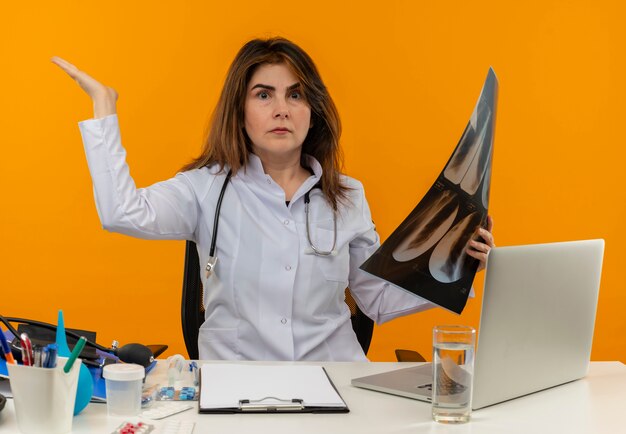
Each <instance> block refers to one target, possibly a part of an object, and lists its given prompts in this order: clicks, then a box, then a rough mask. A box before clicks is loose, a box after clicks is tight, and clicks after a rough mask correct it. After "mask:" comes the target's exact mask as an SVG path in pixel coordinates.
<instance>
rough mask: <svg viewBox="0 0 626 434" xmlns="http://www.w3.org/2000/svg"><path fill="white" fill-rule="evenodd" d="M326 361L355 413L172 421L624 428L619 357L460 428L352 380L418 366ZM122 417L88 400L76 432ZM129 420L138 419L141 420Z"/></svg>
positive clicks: (311, 430) (306, 426)
mask: <svg viewBox="0 0 626 434" xmlns="http://www.w3.org/2000/svg"><path fill="white" fill-rule="evenodd" d="M285 363H291V362H285ZM272 364H273V363H272ZM321 364H322V365H323V366H324V367H325V368H326V370H327V372H328V374H329V375H330V377H331V378H332V379H333V382H334V383H335V385H336V386H337V388H338V390H339V392H340V393H341V395H342V396H343V398H344V399H345V401H346V403H347V404H348V406H349V407H350V413H347V414H228V415H204V414H203V415H200V414H198V413H197V411H196V410H193V409H192V410H188V411H186V412H184V413H180V414H178V415H174V416H171V418H181V419H186V420H193V421H195V422H196V427H195V429H194V434H201V433H209V432H210V433H233V434H238V433H259V434H264V433H268V434H282V433H289V434H292V433H294V432H295V433H298V434H322V433H329V434H339V433H341V434H344V433H358V434H368V433H371V434H385V433H393V434H400V433H407V434H408V433H446V434H448V433H481V434H489V433H494V434H495V433H497V434H502V433H507V434H508V433H513V434H517V433H519V434H528V433H533V434H535V433H556V432H562V433H568V434H576V433H580V434H583V433H584V434H589V433H618V432H624V430H625V428H624V426H625V425H624V422H623V419H622V415H623V412H624V409H625V408H626V393H625V392H624V391H625V390H626V366H625V365H623V364H622V363H619V362H593V363H591V367H590V369H589V374H588V375H587V377H586V378H584V379H582V380H578V381H574V382H572V383H568V384H565V385H562V386H559V387H555V388H552V389H549V390H545V391H543V392H540V393H535V394H533V395H529V396H526V397H522V398H518V399H515V400H512V401H509V402H505V403H502V404H498V405H495V406H492V407H488V408H485V409H482V410H478V411H475V412H473V414H472V421H471V422H470V423H469V424H465V425H458V426H450V425H441V424H437V423H435V422H432V421H431V416H430V405H429V404H427V403H423V402H419V401H414V400H412V399H407V398H402V397H397V396H393V395H387V394H384V393H378V392H372V391H369V390H364V389H359V388H355V387H352V386H351V385H350V380H351V379H352V378H354V377H362V376H365V375H371V374H376V373H379V372H385V371H389V370H392V369H394V368H398V367H399V366H402V367H408V366H411V365H414V364H408V363H403V364H399V363H321ZM165 371H166V368H165V366H164V363H159V365H158V366H157V367H156V369H155V371H154V372H153V373H152V374H151V375H150V376H148V379H147V380H146V381H147V382H158V381H161V380H164V379H165V378H166V372H165ZM164 383H165V382H164ZM157 404H158V403H157ZM123 420H125V419H124V418H109V417H107V414H106V405H104V404H90V405H89V406H87V408H86V409H85V410H84V411H83V412H82V413H81V414H80V415H78V416H76V417H75V418H74V422H73V428H74V430H73V433H85V434H87V433H89V434H99V433H102V434H109V433H111V432H112V431H113V429H114V428H115V427H117V426H118V425H119V424H120V423H121V422H122V421H123ZM129 420H131V421H133V422H136V421H137V420H138V419H137V418H130V419H129ZM165 421H167V419H163V420H160V421H154V424H155V425H156V426H157V427H161V426H162V425H163V424H164V423H165ZM151 423H152V422H151ZM17 432H18V431H17V425H16V420H15V412H14V408H13V401H12V400H8V401H7V405H6V408H5V409H4V410H3V411H2V412H0V434H5V433H7V434H8V433H11V434H14V433H17ZM159 432H160V429H157V430H155V431H153V433H154V434H158V433H159Z"/></svg>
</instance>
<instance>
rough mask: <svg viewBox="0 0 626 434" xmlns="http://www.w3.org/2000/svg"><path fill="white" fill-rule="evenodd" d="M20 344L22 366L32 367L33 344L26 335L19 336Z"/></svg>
mask: <svg viewBox="0 0 626 434" xmlns="http://www.w3.org/2000/svg"><path fill="white" fill-rule="evenodd" d="M20 342H21V344H22V364H23V365H24V366H33V344H32V343H31V341H30V338H29V337H28V335H27V334H26V333H22V334H21V335H20Z"/></svg>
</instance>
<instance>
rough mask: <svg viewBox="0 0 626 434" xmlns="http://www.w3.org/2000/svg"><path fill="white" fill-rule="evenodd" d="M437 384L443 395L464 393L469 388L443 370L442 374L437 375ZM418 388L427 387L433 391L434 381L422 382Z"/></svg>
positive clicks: (426, 388)
mask: <svg viewBox="0 0 626 434" xmlns="http://www.w3.org/2000/svg"><path fill="white" fill-rule="evenodd" d="M437 386H438V389H439V391H440V392H441V394H442V395H456V394H458V393H463V392H465V391H466V390H467V386H464V385H462V384H461V383H458V382H456V381H454V380H453V379H451V378H450V377H448V376H447V375H446V374H445V372H443V370H442V372H441V375H439V376H437ZM417 388H418V389H425V390H428V391H430V392H432V391H433V385H432V383H428V384H422V385H421V386H417Z"/></svg>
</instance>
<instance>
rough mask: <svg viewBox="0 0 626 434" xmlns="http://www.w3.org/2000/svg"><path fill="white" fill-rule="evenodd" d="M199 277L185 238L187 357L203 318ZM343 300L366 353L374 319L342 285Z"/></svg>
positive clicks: (194, 353)
mask: <svg viewBox="0 0 626 434" xmlns="http://www.w3.org/2000/svg"><path fill="white" fill-rule="evenodd" d="M202 291H203V289H202V280H201V279H200V259H199V257H198V250H197V248H196V244H195V243H194V242H192V241H187V244H186V245H185V272H184V275H183V297H182V303H181V323H182V327H183V338H184V339H185V346H186V347H187V353H188V354H189V359H191V360H198V356H199V355H198V333H199V330H200V326H201V325H202V323H203V322H204V303H203V301H202V298H203V297H202ZM346 303H347V304H348V307H349V308H350V314H351V317H350V319H351V320H352V328H353V329H354V332H355V333H356V337H357V339H358V340H359V344H361V348H363V352H364V353H365V354H367V350H369V347H370V342H371V340H372V332H373V331H374V321H372V320H371V319H370V318H369V317H368V316H366V315H365V314H364V313H363V312H361V310H360V309H359V307H358V306H357V305H356V303H355V302H354V299H353V298H352V296H351V295H350V291H349V290H348V289H347V288H346Z"/></svg>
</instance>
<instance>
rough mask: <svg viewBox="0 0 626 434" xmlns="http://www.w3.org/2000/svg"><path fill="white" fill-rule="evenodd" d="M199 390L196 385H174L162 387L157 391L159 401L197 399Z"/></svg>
mask: <svg viewBox="0 0 626 434" xmlns="http://www.w3.org/2000/svg"><path fill="white" fill-rule="evenodd" d="M197 395H198V391H197V390H196V388H195V387H190V386H186V387H181V388H175V387H173V386H166V387H161V388H159V390H158V393H157V400H159V401H197V400H198V396H197Z"/></svg>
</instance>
